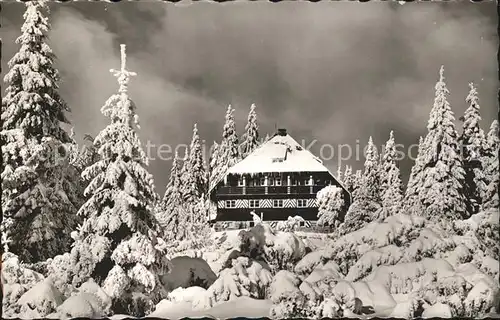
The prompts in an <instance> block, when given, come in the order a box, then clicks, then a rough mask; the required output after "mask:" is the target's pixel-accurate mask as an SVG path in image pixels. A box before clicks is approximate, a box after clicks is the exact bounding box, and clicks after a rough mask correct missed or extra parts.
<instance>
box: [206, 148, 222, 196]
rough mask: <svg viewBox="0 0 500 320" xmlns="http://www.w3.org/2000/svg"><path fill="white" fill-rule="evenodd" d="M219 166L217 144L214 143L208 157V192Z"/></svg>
mask: <svg viewBox="0 0 500 320" xmlns="http://www.w3.org/2000/svg"><path fill="white" fill-rule="evenodd" d="M218 164H219V144H218V143H217V141H214V143H213V144H212V147H211V148H210V155H209V157H208V172H207V177H208V178H207V179H208V189H209V190H210V189H211V188H212V187H213V185H212V182H213V181H215V176H216V174H217V172H216V170H217V166H218Z"/></svg>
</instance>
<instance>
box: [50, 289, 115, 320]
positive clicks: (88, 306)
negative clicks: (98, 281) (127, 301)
mask: <svg viewBox="0 0 500 320" xmlns="http://www.w3.org/2000/svg"><path fill="white" fill-rule="evenodd" d="M56 316H57V318H58V319H72V318H91V319H92V318H101V317H104V316H105V314H104V311H103V310H102V308H101V301H100V300H99V298H98V297H97V296H95V295H93V294H90V293H78V294H76V295H74V296H71V297H69V298H68V299H66V301H64V303H63V304H61V305H60V306H59V307H58V308H57V312H56Z"/></svg>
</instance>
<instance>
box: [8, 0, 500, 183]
mask: <svg viewBox="0 0 500 320" xmlns="http://www.w3.org/2000/svg"><path fill="white" fill-rule="evenodd" d="M494 6H495V4H494V2H490V3H481V4H472V3H469V2H463V3H457V2H454V3H448V4H446V3H444V4H443V3H407V4H405V5H403V6H401V5H395V4H387V3H378V2H372V3H364V4H360V3H352V2H326V1H325V2H319V3H291V2H289V3H280V4H272V3H265V2H255V3H231V4H224V5H221V4H212V3H197V4H193V5H172V4H165V3H161V2H146V3H140V4H139V3H125V2H122V3H115V4H112V3H88V2H87V3H80V2H78V3H77V2H72V3H65V4H60V3H52V4H51V11H52V16H51V19H52V25H53V30H52V32H51V34H50V38H51V45H52V48H53V50H54V52H55V53H56V54H57V55H58V57H59V60H58V62H57V63H58V67H59V68H60V70H61V72H62V75H63V77H64V82H63V83H61V90H62V93H63V95H64V97H65V98H66V100H67V101H68V102H69V103H70V105H71V106H72V108H73V113H72V120H73V123H74V125H75V130H76V131H77V132H78V134H79V135H80V136H82V135H83V133H86V132H89V133H92V134H95V133H97V132H98V131H99V130H100V129H101V128H102V127H103V126H104V125H105V124H106V119H105V118H104V117H103V116H102V115H101V114H100V111H99V109H100V107H101V106H102V105H103V104H104V102H105V101H106V99H107V98H108V97H109V96H110V95H111V94H113V93H114V92H115V91H116V89H117V84H116V80H115V79H114V78H113V77H112V75H111V73H109V69H110V68H117V67H118V66H119V43H126V44H127V48H128V53H129V55H128V61H129V64H128V65H129V69H131V70H133V71H136V72H137V73H138V76H137V77H135V78H134V79H133V80H132V82H131V85H130V86H131V87H130V91H131V96H132V98H133V99H134V101H135V102H136V104H137V105H138V108H139V115H140V117H141V122H142V124H143V126H142V129H141V133H140V134H141V137H142V139H143V141H144V142H146V141H148V140H149V141H151V142H152V143H154V144H161V143H168V144H171V145H176V144H179V143H188V142H189V139H190V136H191V128H192V125H193V123H195V122H197V123H198V126H199V128H200V133H201V134H202V136H203V139H206V140H207V141H208V143H209V144H211V142H212V141H213V140H219V137H220V133H221V130H222V122H223V119H224V113H225V110H226V108H227V105H228V104H232V105H233V106H234V107H235V108H236V109H237V112H236V117H237V120H238V123H237V125H238V129H239V130H240V131H242V130H243V127H244V125H245V120H246V116H247V112H248V109H249V107H250V104H251V103H256V104H257V106H258V113H259V117H260V119H259V121H260V124H261V128H262V130H261V131H262V132H261V133H262V135H263V136H265V134H266V133H267V132H270V133H272V132H273V131H274V128H275V126H279V127H286V128H288V130H289V131H290V133H291V134H292V135H293V136H294V137H295V138H296V139H297V140H302V139H305V140H306V141H312V140H314V139H317V140H318V142H317V143H316V144H315V147H313V149H312V150H313V152H316V153H317V152H319V146H320V145H321V144H323V143H329V144H332V145H336V144H351V145H355V144H356V140H359V141H360V142H361V143H362V144H364V143H366V141H367V140H368V137H369V136H370V135H371V136H373V138H374V140H375V142H376V143H377V144H379V145H382V144H383V143H384V142H385V140H386V139H387V138H388V136H389V131H390V130H391V129H393V130H394V131H395V136H396V139H397V140H398V142H399V143H404V144H411V143H416V142H417V141H418V136H419V135H423V134H425V130H426V122H427V117H428V113H429V111H430V109H431V107H432V104H433V98H434V84H435V82H436V80H437V76H438V70H439V67H440V65H441V64H444V65H445V69H446V70H445V74H446V77H447V83H448V87H449V89H450V91H451V97H450V101H451V104H452V107H453V109H454V111H455V112H456V114H457V118H458V116H459V115H460V114H461V113H462V112H463V111H464V110H465V108H466V105H465V96H466V95H467V91H468V86H467V83H468V82H470V81H474V82H476V83H477V85H478V90H479V93H480V98H481V105H482V114H483V119H484V121H483V122H484V123H483V126H484V127H485V128H487V127H488V126H489V124H490V122H491V120H492V119H493V118H494V117H495V116H496V112H497V105H496V101H497V99H496V90H497V88H498V83H497V70H498V67H497V60H496V51H497V47H498V43H497V41H498V40H497V34H496V29H495V26H496V24H497V22H496V16H495V15H494ZM22 11H23V7H22V5H21V4H18V3H15V4H8V5H4V17H5V19H4V20H5V22H4V25H3V26H2V39H4V41H5V42H4V50H3V51H4V57H10V56H12V54H13V53H14V52H15V50H17V48H16V46H14V45H13V40H14V39H15V37H16V36H17V35H18V33H19V27H20V23H21V22H22V18H21V15H22ZM5 60H6V59H3V60H2V67H3V68H5V64H4V61H5ZM336 159H337V158H336V157H335V158H334V159H333V160H331V161H327V162H326V164H327V165H328V166H329V167H330V168H333V170H335V169H334V167H335V166H336ZM349 163H351V164H354V165H355V166H356V167H358V168H359V167H360V166H361V163H362V161H360V162H358V163H356V162H355V161H350V162H349ZM410 166H411V162H410V161H403V162H402V168H403V170H404V171H405V176H406V175H407V174H408V171H409V168H410ZM169 169H170V162H165V161H153V162H152V163H151V172H152V173H153V174H154V175H155V179H156V184H157V188H158V189H159V190H160V191H163V189H164V185H165V183H166V182H167V179H168V172H169Z"/></svg>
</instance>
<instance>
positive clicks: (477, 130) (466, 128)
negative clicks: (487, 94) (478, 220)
mask: <svg viewBox="0 0 500 320" xmlns="http://www.w3.org/2000/svg"><path fill="white" fill-rule="evenodd" d="M469 87H470V91H469V94H468V95H467V98H466V99H465V100H466V102H467V104H468V105H469V107H468V108H467V110H465V114H464V116H463V118H462V120H463V127H462V134H461V135H460V137H459V140H458V141H459V143H460V146H461V148H462V149H461V151H462V159H463V166H464V170H465V197H466V198H467V200H468V201H467V204H468V208H467V211H468V212H469V214H474V213H477V212H478V211H479V209H480V206H481V203H482V199H483V198H484V197H485V192H486V181H485V176H484V170H483V166H482V161H481V160H482V159H484V157H485V154H484V152H485V149H486V148H485V143H486V138H485V136H484V132H483V129H481V126H480V121H481V115H480V107H479V98H478V96H477V90H476V88H475V87H474V84H472V83H470V84H469Z"/></svg>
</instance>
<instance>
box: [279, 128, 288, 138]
mask: <svg viewBox="0 0 500 320" xmlns="http://www.w3.org/2000/svg"><path fill="white" fill-rule="evenodd" d="M278 135H280V136H286V129H283V128H282V129H278Z"/></svg>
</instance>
